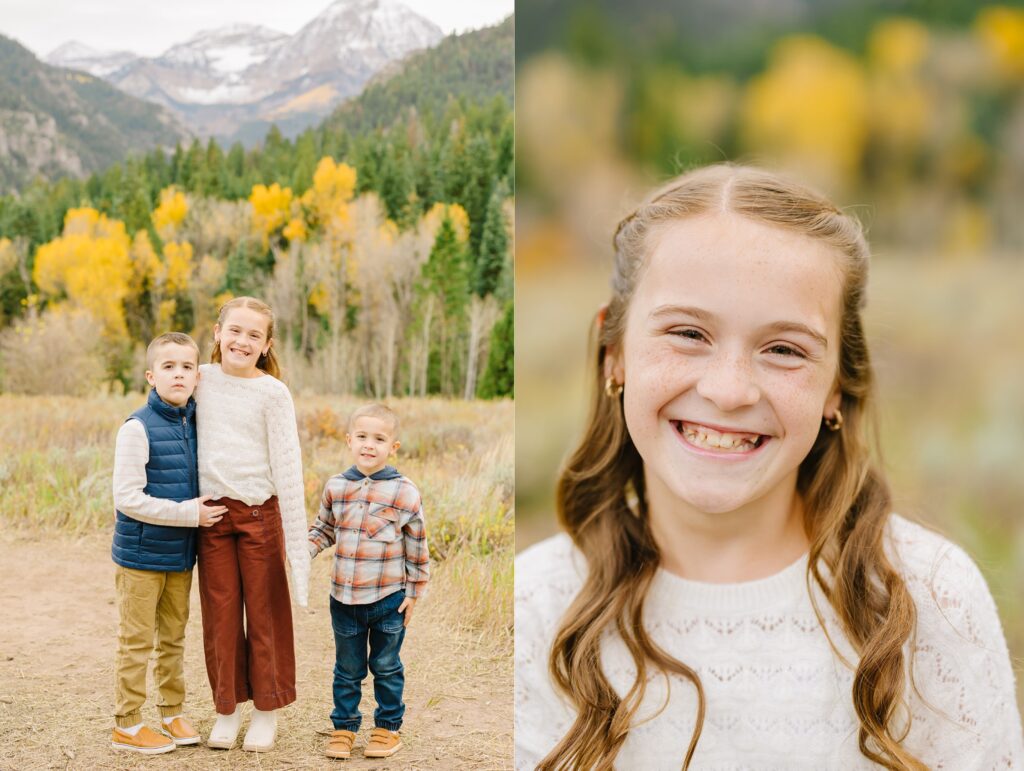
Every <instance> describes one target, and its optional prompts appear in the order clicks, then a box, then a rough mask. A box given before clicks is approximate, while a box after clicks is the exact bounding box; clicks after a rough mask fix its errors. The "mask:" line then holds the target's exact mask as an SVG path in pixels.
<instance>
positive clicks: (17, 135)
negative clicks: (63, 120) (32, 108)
mask: <svg viewBox="0 0 1024 771" xmlns="http://www.w3.org/2000/svg"><path fill="white" fill-rule="evenodd" d="M5 160H6V161H7V162H9V164H10V166H11V167H14V166H18V167H20V168H19V169H18V170H19V176H23V177H25V178H32V177H35V176H37V175H39V176H43V177H56V176H61V175H64V174H70V175H72V176H76V177H80V176H82V174H83V172H84V169H83V168H82V159H81V158H80V157H79V156H78V155H77V154H76V153H74V152H73V151H72V150H71V149H70V148H68V147H67V145H66V143H65V142H63V141H62V139H61V136H60V133H59V132H58V131H57V121H55V120H54V119H53V116H51V115H40V114H36V113H34V112H28V111H25V110H0V164H2V163H4V162H5ZM12 170H13V168H12Z"/></svg>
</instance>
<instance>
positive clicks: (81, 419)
mask: <svg viewBox="0 0 1024 771" xmlns="http://www.w3.org/2000/svg"><path fill="white" fill-rule="evenodd" d="M142 401H143V399H142V396H141V395H132V396H127V397H113V396H111V397H97V398H95V399H89V400H76V399H70V398H43V397H13V396H0V437H3V438H2V440H0V444H2V452H0V524H2V526H3V527H2V530H0V533H2V534H0V574H2V575H4V577H5V578H4V580H3V582H0V618H2V619H3V622H2V624H0V768H3V769H7V768H12V769H13V768H17V769H22V770H25V771H28V770H29V769H99V768H102V769H129V768H140V767H141V768H153V769H156V768H167V769H172V768H173V769H177V768H195V769H213V768H253V769H255V768H260V769H299V768H301V769H316V768H332V767H333V768H337V767H345V768H384V767H387V768H392V769H425V768H437V769H500V768H509V767H511V759H512V667H511V646H512V642H511V641H512V636H511V632H512V612H511V593H512V564H511V560H512V548H513V547H512V540H513V527H514V525H513V521H512V495H513V478H514V477H513V437H512V415H513V405H512V404H511V403H510V402H498V403H486V402H446V401H443V400H438V399H418V400H414V399H407V400H395V401H394V402H393V403H392V405H393V406H394V407H395V409H396V410H397V411H398V412H399V413H400V415H401V416H402V420H403V428H402V437H401V438H402V443H403V445H402V450H401V451H400V455H399V459H398V465H399V468H400V469H401V470H402V471H403V472H404V473H406V474H407V475H408V476H409V477H410V478H412V479H414V480H415V481H416V482H417V483H418V484H419V486H420V488H421V490H422V491H423V495H424V501H425V506H426V517H427V526H428V535H429V537H430V539H431V552H432V566H431V568H432V571H433V572H432V576H431V583H430V587H429V591H428V595H427V598H426V599H425V600H424V601H423V602H422V603H420V604H419V605H418V606H417V609H416V615H415V618H414V620H413V622H412V624H411V626H410V630H409V633H408V636H407V638H406V642H405V645H404V647H403V661H404V663H405V666H406V678H407V686H406V694H405V697H406V698H405V700H406V704H407V713H406V722H405V725H404V727H403V740H404V743H405V747H404V748H403V749H402V750H401V751H400V752H399V754H397V755H395V756H394V757H393V758H391V759H389V760H387V761H379V760H378V761H373V760H369V759H366V758H363V757H362V756H361V751H360V750H359V749H358V748H360V747H361V746H362V745H363V744H364V743H365V739H366V735H367V733H368V730H369V726H370V725H372V710H373V697H372V691H371V688H370V683H369V681H367V683H365V684H364V701H363V713H364V723H363V732H362V736H361V737H360V741H359V742H358V743H357V751H356V754H355V756H354V757H353V758H352V759H351V760H349V761H330V760H328V759H327V758H325V757H323V755H322V746H323V744H324V742H325V741H326V738H325V737H326V733H327V732H329V731H330V728H331V724H330V720H329V717H328V716H329V713H330V710H331V706H332V704H331V690H330V686H331V671H332V668H333V664H334V641H333V636H332V634H331V630H330V615H329V611H328V586H329V570H330V555H329V554H322V555H321V556H320V557H319V558H318V559H316V560H314V562H313V573H312V577H311V582H310V586H311V590H310V602H309V608H308V609H299V608H295V609H294V611H295V640H296V645H295V647H296V663H297V680H298V682H297V686H298V699H297V701H296V702H295V703H294V704H292V705H290V706H289V707H287V708H285V709H284V710H283V711H282V715H281V719H280V724H279V738H278V742H277V746H276V747H275V749H274V750H273V751H272V752H269V753H265V754H258V755H257V754H253V753H243V752H242V751H241V749H238V748H236V749H234V750H231V751H229V752H223V751H217V750H210V749H207V748H206V747H203V746H199V747H194V748H180V749H178V750H176V751H175V752H173V753H170V754H168V755H162V756H156V757H153V758H142V757H140V756H137V755H133V754H130V753H128V754H125V753H115V752H113V751H112V750H110V748H109V736H110V728H111V725H112V718H111V711H112V709H113V656H114V645H115V641H116V624H117V611H116V607H115V605H114V582H113V576H114V567H113V563H112V562H111V561H110V555H109V549H110V522H111V506H112V504H111V501H110V492H109V485H110V471H111V466H112V459H113V439H114V434H115V433H116V430H117V427H118V426H119V424H120V422H121V421H122V420H123V419H124V417H125V416H126V415H127V414H129V413H130V412H131V411H132V410H133V409H135V408H136V407H137V406H139V405H140V404H141V403H142ZM358 403H359V401H358V400H355V399H353V398H351V397H349V398H344V397H339V398H326V397H298V398H297V399H296V407H297V413H298V421H299V428H300V439H301V441H302V445H303V455H304V469H305V475H306V493H307V510H308V511H309V513H310V516H312V514H313V512H314V511H315V505H316V501H317V500H318V498H319V493H320V490H321V487H322V484H323V481H324V480H325V479H326V478H327V477H328V476H330V475H331V474H334V473H337V472H339V471H341V470H343V469H344V468H345V467H346V466H347V458H346V456H345V450H346V448H345V446H344V442H343V440H344V422H343V421H344V416H345V415H346V414H347V413H348V411H350V410H351V409H352V408H353V407H354V406H356V405H357V404H358ZM185 663H186V677H187V683H188V691H189V696H188V704H189V714H190V715H191V716H192V717H193V719H194V722H195V723H196V725H197V727H198V728H199V729H200V731H201V732H202V733H204V734H205V733H207V732H208V731H209V728H210V726H211V725H212V723H213V717H214V711H213V707H212V703H211V700H210V693H209V685H208V684H207V681H206V672H205V666H204V663H203V656H202V627H201V620H200V614H199V598H198V589H197V586H195V585H194V587H193V594H192V617H191V619H190V622H189V628H188V636H187V644H186V662H185ZM144 715H145V717H146V718H147V719H150V720H151V722H155V720H156V716H155V708H153V707H152V706H151V705H147V708H146V709H145V710H144ZM368 717H369V720H367V718H368ZM239 744H240V742H239ZM339 764H341V765H339Z"/></svg>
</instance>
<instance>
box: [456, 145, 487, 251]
mask: <svg viewBox="0 0 1024 771" xmlns="http://www.w3.org/2000/svg"><path fill="white" fill-rule="evenodd" d="M466 154H467V161H468V174H467V179H466V187H465V189H464V190H463V192H462V197H461V199H460V200H459V203H461V204H462V205H463V207H464V208H465V209H466V214H468V215H469V248H470V249H471V250H472V252H473V254H478V253H479V251H480V239H481V238H482V237H483V232H484V219H485V218H486V216H487V203H488V201H489V200H490V197H491V190H492V189H493V188H494V177H495V174H494V155H493V153H492V151H491V141H490V139H489V138H488V137H487V136H486V135H483V134H476V135H475V136H473V138H472V139H470V140H469V144H468V146H467V149H466Z"/></svg>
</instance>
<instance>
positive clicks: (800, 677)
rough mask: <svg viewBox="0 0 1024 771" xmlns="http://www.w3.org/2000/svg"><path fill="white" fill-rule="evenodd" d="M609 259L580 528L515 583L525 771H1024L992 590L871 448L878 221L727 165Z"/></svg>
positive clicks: (640, 219) (575, 474) (659, 204)
mask: <svg viewBox="0 0 1024 771" xmlns="http://www.w3.org/2000/svg"><path fill="white" fill-rule="evenodd" d="M614 248H615V264H614V272H613V278H612V297H611V299H610V301H609V303H608V305H607V306H606V307H605V308H603V309H602V310H601V311H600V312H599V313H598V316H597V319H596V332H595V334H596V355H595V358H594V360H593V362H592V365H591V366H592V369H591V377H592V378H593V385H594V394H595V396H594V399H593V404H592V408H591V410H590V415H589V418H588V421H587V425H586V429H585V432H584V436H583V439H582V441H581V442H580V444H579V446H578V448H577V449H576V451H575V452H574V453H573V454H572V456H571V457H570V458H569V460H568V462H567V464H566V466H565V467H564V469H563V471H562V474H561V477H560V480H559V484H558V490H557V505H558V514H559V519H560V523H561V525H562V527H563V528H564V529H565V531H566V533H565V534H563V535H559V536H556V537H554V538H551V539H548V540H547V541H544V542H542V543H541V544H538V545H537V546H535V547H533V548H531V549H529V550H527V551H525V552H524V553H523V554H522V555H520V557H519V558H518V559H517V561H516V606H515V611H516V617H515V618H516V641H515V643H516V644H515V651H516V767H517V768H521V769H525V768H542V769H590V768H612V767H615V768H635V769H644V771H647V770H653V769H679V768H692V769H721V770H723V771H724V770H725V769H730V770H736V771H738V770H739V769H858V768H878V767H882V768H889V769H925V768H945V769H958V770H960V769H995V768H1020V767H1024V740H1022V733H1021V723H1020V716H1019V714H1018V710H1017V706H1016V701H1015V697H1014V681H1013V672H1012V669H1011V666H1010V660H1009V655H1008V653H1007V648H1006V643H1005V640H1004V637H1003V632H1002V629H1001V626H1000V622H999V618H998V615H997V612H996V607H995V604H994V602H993V600H992V597H991V595H990V593H989V591H988V588H987V586H986V584H985V581H984V579H983V578H982V576H981V574H980V572H979V571H978V569H977V567H976V566H975V564H974V563H973V562H972V561H971V559H970V558H969V557H968V556H967V555H966V553H965V552H964V551H963V550H961V549H960V548H959V547H957V546H955V545H953V544H952V543H950V542H949V541H947V540H946V539H945V538H943V537H942V536H941V535H939V534H937V533H935V532H933V531H931V530H929V529H926V528H925V527H923V526H921V525H919V524H916V523H914V522H911V521H909V520H908V519H905V518H903V517H901V516H899V515H897V514H895V513H893V512H892V510H891V508H890V500H891V498H890V492H889V488H888V485H887V482H886V479H885V476H884V475H883V473H882V471H881V469H880V466H879V465H878V462H877V460H876V458H875V456H874V454H873V452H872V450H873V445H872V442H873V435H872V434H871V429H872V428H873V422H874V412H873V410H874V400H875V395H874V382H873V380H874V379H873V374H872V369H871V364H870V359H869V356H868V351H867V347H866V341H865V337H864V334H863V330H862V320H861V310H862V307H863V305H864V302H865V296H864V293H865V285H866V282H867V273H868V261H869V252H868V246H867V243H866V241H865V239H864V236H863V233H862V230H861V227H860V224H859V223H858V222H857V221H856V220H855V219H854V218H852V217H850V216H848V215H846V214H844V213H843V212H841V211H840V210H839V209H837V208H836V207H835V206H834V205H833V204H832V203H830V202H829V201H827V200H826V199H824V198H822V197H821V196H820V195H819V194H818V193H816V192H814V191H811V190H809V189H806V188H804V187H802V186H800V185H797V184H794V183H793V182H791V181H789V180H787V179H784V178H781V177H778V176H775V175H773V174H769V173H766V172H763V171H760V170H757V169H753V168H749V167H742V166H731V165H718V166H712V167H708V168H704V169H699V170H697V171H693V172H691V173H688V174H684V175H683V176H681V177H678V178H676V179H674V180H672V181H671V182H670V183H668V184H667V185H666V186H664V187H662V188H661V189H659V190H657V191H655V192H654V193H653V194H652V195H651V196H650V197H649V198H648V199H647V200H646V201H645V202H644V203H642V204H641V205H640V206H639V207H638V208H637V209H636V210H635V211H634V212H633V213H632V214H630V215H629V216H628V217H626V218H625V219H624V220H623V221H622V222H621V223H620V224H619V226H618V228H617V230H616V233H615V237H614Z"/></svg>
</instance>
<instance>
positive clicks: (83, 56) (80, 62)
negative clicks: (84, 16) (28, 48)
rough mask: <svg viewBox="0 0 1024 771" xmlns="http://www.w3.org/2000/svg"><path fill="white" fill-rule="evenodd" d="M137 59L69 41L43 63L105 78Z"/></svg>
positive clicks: (130, 53)
mask: <svg viewBox="0 0 1024 771" xmlns="http://www.w3.org/2000/svg"><path fill="white" fill-rule="evenodd" d="M138 58H139V57H138V56H137V55H136V54H133V53H132V52H131V51H97V50H96V49H95V48H91V47H89V46H87V45H86V44H85V43H79V42H78V41H77V40H69V41H68V42H67V43H64V44H63V45H61V46H58V47H57V48H55V49H53V50H52V51H51V52H50V53H49V54H48V55H47V56H46V58H45V59H44V61H45V62H46V63H47V64H52V65H53V66H55V67H67V68H68V69H72V70H82V71H83V72H88V73H89V74H90V75H95V76H96V77H97V78H105V77H107V75H110V74H111V73H113V72H116V71H117V70H119V69H121V68H122V67H124V66H125V65H126V64H128V63H129V62H132V61H134V60H136V59H138Z"/></svg>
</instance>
